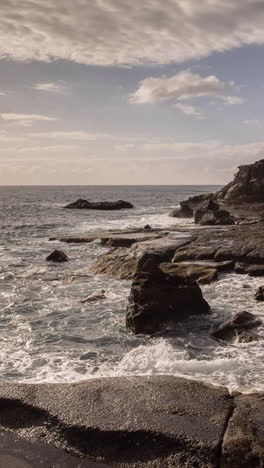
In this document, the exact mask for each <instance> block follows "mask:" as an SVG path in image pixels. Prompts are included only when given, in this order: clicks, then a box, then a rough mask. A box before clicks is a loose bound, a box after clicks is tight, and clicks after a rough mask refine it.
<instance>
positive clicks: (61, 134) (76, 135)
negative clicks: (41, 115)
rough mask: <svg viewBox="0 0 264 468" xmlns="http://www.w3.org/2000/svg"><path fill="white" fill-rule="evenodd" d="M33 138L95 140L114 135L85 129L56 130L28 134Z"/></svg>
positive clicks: (105, 138) (111, 137) (109, 137)
mask: <svg viewBox="0 0 264 468" xmlns="http://www.w3.org/2000/svg"><path fill="white" fill-rule="evenodd" d="M30 136H31V137H33V138H44V139H46V138H63V139H66V140H79V141H97V140H112V139H113V138H114V137H113V136H112V135H109V134H108V133H89V132H86V131H82V130H78V131H69V132H67V131H57V132H34V133H31V134H30Z"/></svg>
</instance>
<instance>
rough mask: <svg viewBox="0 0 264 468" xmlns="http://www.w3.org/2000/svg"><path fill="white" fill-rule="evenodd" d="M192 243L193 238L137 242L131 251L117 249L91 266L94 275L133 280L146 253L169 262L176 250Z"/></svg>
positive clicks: (168, 237) (165, 238) (159, 238)
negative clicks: (151, 253) (140, 260)
mask: <svg viewBox="0 0 264 468" xmlns="http://www.w3.org/2000/svg"><path fill="white" fill-rule="evenodd" d="M190 241H191V236H190V237H189V236H187V237H186V236H184V237H181V236H180V235H179V237H177V236H176V237H172V238H171V237H170V236H163V237H158V238H156V239H155V238H154V239H149V240H143V241H140V242H135V243H134V244H133V245H132V247H131V248H130V249H124V248H115V249H111V250H109V251H108V252H107V253H105V254H103V255H101V256H100V257H99V258H98V259H97V261H96V262H95V263H94V264H93V265H92V266H91V268H90V272H91V273H92V274H96V275H99V274H101V275H102V274H103V275H108V276H114V277H116V278H118V279H131V278H133V276H134V274H135V272H136V267H137V262H138V260H139V258H140V257H141V256H142V254H143V253H145V252H154V253H155V254H156V255H157V256H158V258H159V262H160V263H161V262H169V261H170V260H171V259H172V257H173V255H174V252H175V250H176V249H177V248H178V247H180V246H183V245H187V244H188V243H189V242H190Z"/></svg>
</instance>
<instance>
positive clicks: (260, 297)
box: [254, 286, 264, 302]
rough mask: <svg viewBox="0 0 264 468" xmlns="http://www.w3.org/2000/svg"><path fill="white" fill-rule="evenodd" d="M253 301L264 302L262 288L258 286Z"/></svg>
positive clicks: (263, 288) (263, 290) (263, 287)
mask: <svg viewBox="0 0 264 468" xmlns="http://www.w3.org/2000/svg"><path fill="white" fill-rule="evenodd" d="M254 297H255V300H256V301H259V302H262V301H264V286H260V287H259V288H258V290H257V292H256V294H255V296H254Z"/></svg>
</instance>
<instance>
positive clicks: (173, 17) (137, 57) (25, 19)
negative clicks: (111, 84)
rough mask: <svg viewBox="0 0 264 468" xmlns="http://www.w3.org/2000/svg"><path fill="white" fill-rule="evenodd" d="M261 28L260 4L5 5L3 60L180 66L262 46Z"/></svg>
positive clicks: (34, 1)
mask: <svg viewBox="0 0 264 468" xmlns="http://www.w3.org/2000/svg"><path fill="white" fill-rule="evenodd" d="M263 24H264V8H263V1H262V0H228V1H227V0H199V1H197V0H166V1H164V2H161V1H160V0H145V1H144V2H138V1H136V0H135V1H131V0H119V1H117V0H97V1H91V0H75V1H74V2H73V1H72V0H64V1H61V2H59V1H54V0H45V2H43V0H23V2H22V1H21V0H5V1H4V2H2V4H1V15H0V31H1V33H0V56H1V57H2V58H8V59H10V58H11V59H15V60H23V61H28V60H42V61H50V60H53V59H68V60H71V61H74V62H78V63H85V64H96V65H112V64H123V65H126V64H139V63H140V64H142V63H143V64H144V63H149V62H153V63H169V62H182V61H185V60H188V59H192V58H200V57H202V56H207V55H209V54H211V53H212V52H214V51H219V52H221V51H224V50H229V49H231V48H234V47H239V46H241V45H243V44H263V43H264V28H263ZM98 31H99V32H100V33H99V34H98Z"/></svg>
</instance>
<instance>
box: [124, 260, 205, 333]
mask: <svg viewBox="0 0 264 468" xmlns="http://www.w3.org/2000/svg"><path fill="white" fill-rule="evenodd" d="M159 263H160V258H157V256H156V255H155V254H150V253H146V254H143V256H142V257H141V258H140V259H139V261H138V264H137V270H136V273H135V275H134V279H133V282H132V287H131V292H130V296H129V303H128V307H127V315H126V326H127V329H128V330H130V331H132V332H133V333H135V334H139V333H145V334H153V333H156V332H158V331H160V330H162V328H164V326H166V324H167V323H169V322H174V323H177V322H180V321H182V320H184V319H186V318H188V317H189V316H190V315H197V314H207V313H209V311H210V306H209V305H208V303H207V302H206V301H205V299H204V298H203V296H202V292H201V289H200V287H199V285H198V284H197V283H195V282H192V281H190V280H187V279H185V278H183V277H181V276H176V275H173V276H170V275H168V274H166V273H163V272H162V271H161V269H160V268H159V267H158V264H159Z"/></svg>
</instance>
